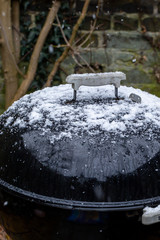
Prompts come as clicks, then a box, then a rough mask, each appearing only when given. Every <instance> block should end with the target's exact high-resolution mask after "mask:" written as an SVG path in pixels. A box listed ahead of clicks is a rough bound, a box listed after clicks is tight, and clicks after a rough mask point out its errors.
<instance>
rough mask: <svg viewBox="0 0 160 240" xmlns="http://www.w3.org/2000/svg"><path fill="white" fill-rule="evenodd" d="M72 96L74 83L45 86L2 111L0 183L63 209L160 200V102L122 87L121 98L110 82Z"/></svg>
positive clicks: (103, 207) (124, 205)
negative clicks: (133, 99)
mask: <svg viewBox="0 0 160 240" xmlns="http://www.w3.org/2000/svg"><path fill="white" fill-rule="evenodd" d="M131 93H132V94H136V95H139V96H140V97H141V103H137V102H134V101H132V100H131V99H130V98H129V96H130V94H131ZM136 95H135V96H136ZM71 99H72V88H71V85H70V84H66V85H60V86H57V87H52V88H46V89H43V90H41V91H37V92H34V93H32V94H29V95H26V96H24V97H23V98H21V99H20V100H19V101H17V102H15V103H14V104H13V105H12V106H11V107H10V108H9V109H8V110H7V111H6V112H5V113H4V114H3V115H1V117H0V145H1V149H0V187H1V188H4V189H5V190H7V191H11V192H12V193H13V194H16V195H19V196H21V197H24V198H27V199H30V200H34V201H37V202H41V203H43V204H49V205H52V206H57V207H62V208H77V209H88V210H89V209H91V210H93V209H94V210H100V209H101V210H115V209H119V208H120V209H123V208H125V209H126V208H127V209H132V208H139V207H143V206H144V205H145V204H152V203H153V202H154V203H160V197H159V195H160V99H159V98H158V97H156V96H153V95H151V94H149V93H146V92H143V91H141V90H138V89H134V88H131V87H124V86H121V87H120V88H119V99H115V96H114V92H113V86H101V87H94V88H91V87H86V86H83V87H81V88H80V89H79V91H78V95H77V100H76V101H70V100H71Z"/></svg>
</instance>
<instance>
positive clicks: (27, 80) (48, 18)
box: [0, 0, 160, 113]
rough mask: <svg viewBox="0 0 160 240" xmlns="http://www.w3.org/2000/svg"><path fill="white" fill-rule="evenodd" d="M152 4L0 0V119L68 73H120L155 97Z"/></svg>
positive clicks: (157, 31)
mask: <svg viewBox="0 0 160 240" xmlns="http://www.w3.org/2000/svg"><path fill="white" fill-rule="evenodd" d="M159 13H160V7H159V1H158V0H122V1H118V0H112V1H111V0H69V1H63V0H62V1H60V0H57V1H51V0H46V1H41V0H30V1H29V0H23V1H22V0H0V34H1V35H0V66H1V67H0V113H3V112H4V110H5V109H7V108H8V107H9V106H10V105H11V104H12V103H13V102H14V101H15V100H18V99H19V98H20V97H22V96H23V95H25V94H26V93H30V92H33V91H35V90H38V89H42V88H44V87H50V86H53V85H58V84H62V83H65V78H66V77H67V76H68V75H69V74H71V73H85V72H109V71H122V72H124V73H126V75H127V81H126V82H125V84H126V85H129V86H133V87H138V88H141V89H143V90H145V91H148V92H151V93H153V94H155V95H157V96H160V14H159Z"/></svg>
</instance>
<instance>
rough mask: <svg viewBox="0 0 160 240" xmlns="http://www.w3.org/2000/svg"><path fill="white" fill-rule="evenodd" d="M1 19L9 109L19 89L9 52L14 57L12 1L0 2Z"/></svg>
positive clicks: (6, 93) (6, 98) (7, 104)
mask: <svg viewBox="0 0 160 240" xmlns="http://www.w3.org/2000/svg"><path fill="white" fill-rule="evenodd" d="M0 19H1V36H2V39H3V42H2V45H1V46H2V48H1V54H2V67H3V72H4V79H5V108H8V107H9V105H10V103H11V100H12V99H13V97H14V95H15V93H16V91H17V87H18V81H17V70H16V68H15V64H14V62H13V59H12V58H11V56H10V52H9V49H10V50H11V52H12V54H13V55H14V46H13V36H12V23H11V0H0ZM2 27H3V31H2ZM4 34H5V36H4ZM6 39H7V41H6Z"/></svg>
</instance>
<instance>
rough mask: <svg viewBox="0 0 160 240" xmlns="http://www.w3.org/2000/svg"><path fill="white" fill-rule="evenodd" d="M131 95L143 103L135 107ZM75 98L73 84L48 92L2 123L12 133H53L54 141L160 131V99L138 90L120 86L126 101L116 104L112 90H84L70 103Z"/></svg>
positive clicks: (23, 102)
mask: <svg viewBox="0 0 160 240" xmlns="http://www.w3.org/2000/svg"><path fill="white" fill-rule="evenodd" d="M131 93H135V94H137V95H139V96H140V97H141V98H142V103H141V104H139V103H133V102H132V101H131V100H130V99H129V95H130V94H131ZM72 97H73V90H72V87H71V84H65V85H60V86H56V87H52V88H45V89H43V90H39V91H36V92H34V93H32V94H29V95H25V96H24V97H23V98H21V99H20V100H19V101H17V102H15V103H14V104H13V105H12V106H11V107H10V108H9V109H8V110H7V111H6V112H5V113H4V114H3V115H1V117H0V121H1V122H2V123H3V124H4V127H9V128H11V129H12V128H14V127H17V128H20V129H21V128H22V129H23V128H32V129H36V130H39V131H40V132H41V133H45V132H46V131H51V129H52V132H54V134H53V141H54V138H55V139H60V138H62V137H72V134H73V135H75V134H77V133H79V132H80V131H87V132H88V134H98V133H99V131H101V132H105V131H107V132H112V133H116V134H117V133H118V134H121V135H122V136H124V135H125V134H126V132H127V130H128V129H130V131H133V132H135V131H137V129H145V131H149V132H151V134H152V130H155V129H158V128H159V129H160V99H159V98H158V97H156V96H154V95H151V94H149V93H147V92H143V91H141V90H139V89H134V88H132V87H125V86H121V87H120V88H119V97H120V98H123V99H121V100H118V101H117V100H114V97H115V96H114V87H113V86H108V85H107V86H101V87H84V86H83V87H81V88H80V89H79V91H78V94H77V101H76V102H75V103H70V102H68V100H71V99H72ZM101 100H102V101H101Z"/></svg>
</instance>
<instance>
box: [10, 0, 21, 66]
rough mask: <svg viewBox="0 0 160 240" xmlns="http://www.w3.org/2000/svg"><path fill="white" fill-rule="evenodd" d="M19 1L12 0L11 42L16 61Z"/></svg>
mask: <svg viewBox="0 0 160 240" xmlns="http://www.w3.org/2000/svg"><path fill="white" fill-rule="evenodd" d="M19 21H20V3H19V0H13V1H12V25H13V44H14V51H15V59H16V62H17V63H18V62H19V58H20V22H19Z"/></svg>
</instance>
